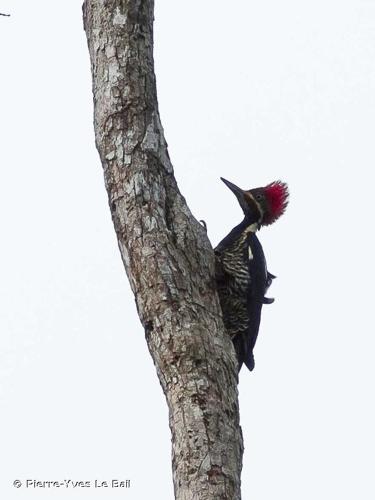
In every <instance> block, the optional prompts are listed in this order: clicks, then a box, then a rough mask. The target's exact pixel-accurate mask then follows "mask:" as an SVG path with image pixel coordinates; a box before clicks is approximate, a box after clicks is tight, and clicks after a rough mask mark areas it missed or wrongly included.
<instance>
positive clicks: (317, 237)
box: [0, 0, 375, 500]
mask: <svg viewBox="0 0 375 500" xmlns="http://www.w3.org/2000/svg"><path fill="white" fill-rule="evenodd" d="M155 3H156V12H155V62H156V72H157V82H158V93H159V105H160V113H161V118H162V123H163V126H164V130H165V135H166V138H167V141H168V143H169V152H170V156H171V159H172V162H173V164H174V167H175V175H176V177H177V180H178V183H179V186H180V189H181V191H182V192H183V194H184V196H185V197H186V199H187V202H188V204H189V206H190V208H191V209H192V211H193V213H194V214H195V216H196V217H197V218H198V219H204V220H205V221H206V223H207V226H208V233H209V237H210V239H211V242H212V244H213V245H216V244H217V243H218V242H219V241H220V240H221V239H222V238H223V237H224V236H225V235H226V234H227V233H228V232H229V230H230V229H231V228H232V227H233V226H234V225H236V224H237V223H238V222H240V220H241V211H240V209H239V207H238V206H237V204H236V200H235V198H234V196H233V195H232V194H231V193H230V191H229V190H228V189H227V188H226V187H225V186H224V185H223V184H222V183H221V182H220V180H219V177H220V176H224V177H226V178H227V179H229V180H231V181H232V182H234V183H236V184H238V185H240V186H242V187H243V188H246V189H248V188H250V187H256V186H261V185H264V184H266V183H269V182H270V181H273V180H275V179H278V178H280V179H282V180H284V181H286V182H288V183H289V186H290V192H291V199H290V206H289V208H288V210H287V212H286V214H285V216H284V217H283V218H282V219H280V220H279V221H278V222H277V223H276V224H275V225H274V226H271V227H270V228H264V229H263V230H262V231H261V232H260V233H259V238H260V239H261V241H262V243H263V247H264V250H265V253H266V257H267V260H268V266H269V269H270V271H271V272H272V273H274V274H276V275H277V276H278V278H277V280H276V281H275V282H274V284H273V285H272V288H271V289H270V291H269V296H271V297H275V299H276V300H275V303H274V304H273V305H272V306H267V307H265V308H264V314H263V320H262V325H261V331H260V335H259V339H258V343H257V346H256V349H255V362H256V368H255V370H254V372H253V373H249V372H248V371H246V369H243V371H241V376H240V386H239V390H240V408H241V423H242V429H243V433H244V440H245V455H244V465H243V474H242V477H243V498H244V499H251V500H271V499H278V500H300V499H303V500H316V499H317V498H319V500H332V499H340V500H353V499H360V500H374V498H375V481H374V475H373V472H374V466H375V463H374V462H375V459H374V458H375V457H374V455H375V452H374V449H375V434H374V422H375V411H374V382H375V367H374V352H375V341H374V334H375V329H374V325H373V323H374V321H373V316H374V313H373V307H374V306H373V300H372V297H373V285H372V280H373V278H374V265H373V260H374V251H375V248H374V246H375V245H374V236H373V220H372V219H370V217H371V216H372V215H373V212H374V210H373V193H374V182H375V175H374V163H375V141H374V130H375V1H374V0H325V1H321V0H315V1H309V2H307V1H301V0H294V1H293V0H284V1H282V2H281V1H279V0H268V1H267V0H262V1H261V0H253V1H249V0H238V1H234V2H231V3H228V2H227V1H225V2H224V1H222V0H205V1H202V0H200V1H198V0H190V1H189V2H181V1H176V0H174V1H172V0H156V1H155ZM0 12H5V13H8V12H9V13H11V14H12V17H10V18H6V17H0V47H1V49H0V50H1V71H2V74H1V79H0V99H1V108H0V140H1V148H0V164H1V172H2V175H1V183H0V218H1V230H2V238H1V259H0V303H1V307H0V332H1V336H0V340H1V346H0V423H1V425H0V443H1V444H0V450H1V451H0V471H1V473H0V496H1V498H4V499H7V500H13V499H21V500H34V499H38V500H39V499H43V498H46V499H47V498H48V499H54V498H61V499H64V500H69V499H84V498H97V499H105V500H111V499H116V498H124V499H127V500H145V499H151V498H160V499H162V500H172V499H173V488H172V476H171V464H170V432H169V427H168V415H167V406H166V403H165V400H164V396H163V394H162V391H161V388H160V385H159V382H158V379H157V376H156V372H155V369H154V366H153V364H152V360H151V358H150V356H149V353H148V350H147V346H146V342H145V340H144V333H143V329H142V328H141V326H140V323H139V321H138V317H137V314H136V309H135V305H134V299H133V297H132V294H131V291H130V287H129V285H128V282H127V278H126V275H125V272H124V270H123V267H122V263H121V259H120V255H119V251H118V248H117V243H116V238H115V233H114V230H113V227H112V222H111V218H110V213H109V208H108V206H107V200H106V192H105V189H104V183H103V175H102V169H101V165H100V162H99V157H98V154H97V152H96V150H95V146H94V135H93V126H92V96H91V76H90V72H89V58H88V51H87V46H86V39H85V36H84V32H83V29H82V21H81V1H75V0H65V1H64V2H57V1H51V0H49V1H47V0H34V1H32V2H31V1H30V0H28V1H26V0H19V1H17V0H13V1H11V0H9V1H6V0H1V2H0ZM16 479H19V480H20V481H21V482H22V483H23V485H22V486H21V488H19V489H17V488H15V487H14V486H13V481H14V480H16ZM27 479H32V480H33V479H35V480H41V481H63V480H64V479H67V480H68V479H71V480H74V481H91V482H92V483H93V482H94V480H95V479H97V480H99V481H104V480H107V481H108V482H110V481H111V480H112V479H119V480H126V479H130V481H131V487H130V489H127V490H125V491H124V490H119V489H113V488H107V489H105V488H93V487H91V488H79V489H78V488H76V489H72V488H69V489H64V488H60V489H53V490H49V491H46V490H45V489H44V490H42V489H37V488H36V489H35V488H27V489H26V487H25V484H24V483H25V481H26V480H27Z"/></svg>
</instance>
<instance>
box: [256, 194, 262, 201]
mask: <svg viewBox="0 0 375 500" xmlns="http://www.w3.org/2000/svg"><path fill="white" fill-rule="evenodd" d="M263 198H264V196H263V195H262V194H257V195H256V197H255V199H256V200H257V201H262V200H263Z"/></svg>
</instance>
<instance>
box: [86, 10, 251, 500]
mask: <svg viewBox="0 0 375 500" xmlns="http://www.w3.org/2000/svg"><path fill="white" fill-rule="evenodd" d="M153 11H154V1H153V0H86V1H85V3H84V5H83V17H84V27H85V31H86V35H87V40H88V47H89V51H90V57H91V70H92V78H93V94H94V126H95V138H96V146H97V149H98V151H99V154H100V158H101V162H102V165H103V169H104V177H105V184H106V188H107V191H108V198H109V205H110V210H111V214H112V219H113V223H114V227H115V230H116V233H117V238H118V244H119V248H120V252H121V256H122V260H123V263H124V266H125V269H126V272H127V275H128V278H129V281H130V285H131V288H132V290H133V292H134V295H135V299H136V304H137V308H138V313H139V317H140V320H141V322H142V325H143V327H144V330H145V335H146V340H147V344H148V348H149V350H150V353H151V356H152V358H153V361H154V364H155V366H156V370H157V374H158V377H159V380H160V383H161V386H162V388H163V391H164V394H165V396H166V399H167V403H168V407H169V424H170V428H171V432H172V457H173V458H172V467H173V480H174V489H175V498H176V499H178V500H192V499H204V500H206V499H214V500H218V499H228V500H229V499H230V500H233V499H240V498H241V494H240V473H241V467H242V453H243V444H242V434H241V428H240V425H239V409H238V393H237V364H236V360H235V354H234V349H233V347H232V344H231V341H230V340H229V338H228V336H227V335H226V334H225V331H224V326H223V322H222V316H221V309H220V304H219V300H218V296H217V293H216V285H215V278H214V254H213V251H212V248H211V245H210V242H209V240H208V238H207V235H206V232H205V230H204V228H203V227H202V226H201V225H200V224H199V223H198V222H197V220H196V219H195V218H194V217H193V216H192V214H191V213H190V210H189V208H188V207H187V205H186V202H185V199H184V198H183V197H182V195H181V193H180V191H179V189H178V187H177V183H176V180H175V178H174V175H173V168H172V165H171V162H170V159H169V156H168V150H167V144H166V141H165V139H164V134H163V129H162V126H161V123H160V118H159V112H158V104H157V95H156V83H155V74H154V64H153Z"/></svg>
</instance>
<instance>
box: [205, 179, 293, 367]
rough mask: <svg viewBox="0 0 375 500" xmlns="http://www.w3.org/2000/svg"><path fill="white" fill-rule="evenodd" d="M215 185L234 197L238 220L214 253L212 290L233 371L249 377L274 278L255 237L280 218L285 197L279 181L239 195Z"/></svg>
mask: <svg viewBox="0 0 375 500" xmlns="http://www.w3.org/2000/svg"><path fill="white" fill-rule="evenodd" d="M221 180H222V181H223V182H224V184H225V185H226V186H227V187H228V188H229V189H230V190H231V191H232V192H233V193H234V194H235V196H236V198H237V200H238V203H239V204H240V206H241V208H242V210H243V212H244V219H243V221H242V222H241V223H240V224H239V225H238V226H236V227H235V228H234V229H232V231H231V232H230V233H229V234H228V235H227V236H226V237H225V238H224V239H223V240H222V241H221V242H220V243H219V244H218V246H217V247H216V248H215V273H216V282H217V289H218V293H219V298H220V304H221V309H222V312H223V319H224V325H225V328H226V330H227V332H228V334H229V335H230V337H231V339H232V341H233V344H234V348H235V351H236V354H237V359H238V371H240V369H241V367H242V364H243V363H245V365H246V366H247V368H248V369H249V370H250V371H251V370H253V369H254V356H253V349H254V346H255V342H256V339H257V336H258V331H259V325H260V318H261V312H262V306H263V304H271V303H272V302H273V300H274V299H270V298H268V297H266V296H265V294H266V292H267V290H268V288H269V287H270V285H271V284H272V280H273V279H274V278H275V276H274V275H273V274H271V273H270V272H268V270H267V264H266V259H265V257H264V253H263V249H262V245H261V244H260V241H259V240H258V238H257V235H256V232H257V231H258V229H260V228H261V227H262V226H268V225H270V224H273V223H274V222H275V221H276V220H277V219H278V218H279V217H280V216H281V215H282V214H283V213H284V211H285V209H286V207H287V204H288V197H289V192H288V186H287V184H285V183H284V182H281V181H275V182H272V183H271V184H268V185H267V186H265V187H261V188H255V189H250V190H248V191H245V190H242V189H240V188H239V187H237V186H236V185H235V184H232V183H231V182H229V181H227V180H226V179H223V178H222V177H221Z"/></svg>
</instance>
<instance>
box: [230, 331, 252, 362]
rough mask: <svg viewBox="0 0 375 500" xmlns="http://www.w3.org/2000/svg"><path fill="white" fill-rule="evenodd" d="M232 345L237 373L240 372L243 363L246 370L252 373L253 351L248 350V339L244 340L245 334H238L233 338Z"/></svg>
mask: <svg viewBox="0 0 375 500" xmlns="http://www.w3.org/2000/svg"><path fill="white" fill-rule="evenodd" d="M233 345H234V349H235V351H236V355H237V360H238V371H240V370H241V367H242V365H243V363H245V365H246V366H247V368H248V369H249V370H250V371H252V370H253V369H254V366H255V363H254V355H253V350H252V349H250V346H249V345H248V339H247V338H246V334H245V333H239V334H237V335H236V336H235V337H234V338H233Z"/></svg>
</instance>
